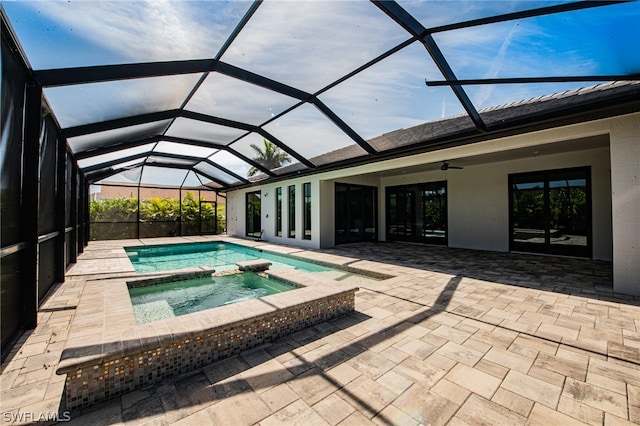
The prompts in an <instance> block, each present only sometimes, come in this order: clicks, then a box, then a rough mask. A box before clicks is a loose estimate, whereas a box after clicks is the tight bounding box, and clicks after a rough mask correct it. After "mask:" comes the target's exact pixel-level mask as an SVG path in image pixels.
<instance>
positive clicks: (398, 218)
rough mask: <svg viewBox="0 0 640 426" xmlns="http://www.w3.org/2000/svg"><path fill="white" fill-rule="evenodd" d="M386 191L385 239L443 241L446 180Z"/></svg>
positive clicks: (445, 212)
mask: <svg viewBox="0 0 640 426" xmlns="http://www.w3.org/2000/svg"><path fill="white" fill-rule="evenodd" d="M386 193H387V204H386V206H387V240H389V241H408V242H416V243H428V244H442V245H446V244H447V182H445V181H441V182H429V183H420V184H414V185H404V186H394V187H389V188H387V189H386Z"/></svg>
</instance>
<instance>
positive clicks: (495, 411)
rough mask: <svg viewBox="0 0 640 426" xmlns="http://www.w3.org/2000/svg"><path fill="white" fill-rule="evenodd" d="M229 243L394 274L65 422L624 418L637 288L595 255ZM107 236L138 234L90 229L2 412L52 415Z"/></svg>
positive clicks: (639, 376) (106, 265) (29, 341)
mask: <svg viewBox="0 0 640 426" xmlns="http://www.w3.org/2000/svg"><path fill="white" fill-rule="evenodd" d="M207 239H210V238H205V237H193V238H180V239H171V240H163V239H155V240H144V241H142V242H143V243H145V244H151V243H153V244H155V243H163V242H164V241H172V242H175V241H183V242H184V241H187V240H188V241H204V240H207ZM243 243H244V244H252V245H260V246H262V247H263V248H265V249H271V250H277V251H281V252H288V253H292V254H295V255H299V256H302V257H308V258H313V259H318V260H323V261H332V262H334V263H341V264H349V265H353V266H358V267H360V268H366V269H371V270H375V271H377V272H383V273H386V274H389V275H393V276H394V278H391V279H387V280H381V281H376V282H370V283H367V284H366V285H360V291H359V292H358V293H357V294H356V311H355V312H353V313H352V314H350V315H347V316H343V317H341V318H338V319H336V320H332V321H330V322H325V323H322V324H319V325H317V326H315V327H313V328H312V329H306V330H303V331H300V332H297V333H295V334H294V335H292V336H290V337H287V338H284V339H281V340H278V341H275V342H272V343H270V344H266V345H262V346H260V347H257V348H253V349H251V350H248V351H246V352H243V353H240V354H238V355H236V356H233V357H231V358H227V359H224V360H221V361H219V362H217V363H215V364H213V365H210V366H207V367H205V368H203V369H200V370H198V371H195V372H193V373H192V374H189V375H187V376H181V377H179V378H177V379H175V380H171V381H167V382H165V383H163V384H161V385H156V386H152V387H148V388H145V389H142V390H138V391H135V392H132V393H129V394H125V395H122V396H120V397H118V398H114V399H112V400H110V401H108V402H106V403H103V404H101V405H99V406H96V407H93V408H90V409H87V410H85V411H84V412H80V413H71V414H70V417H71V423H72V424H73V423H75V424H91V423H93V424H122V423H124V424H184V425H195V424H198V425H199V424H221V425H227V424H228V425H243V424H260V425H276V424H300V425H314V424H319V425H326V424H329V425H336V424H340V425H366V424H398V425H419V424H451V425H465V424H509V425H513V424H526V423H530V424H543V425H549V424H594V425H595V424H599V425H602V424H606V425H616V424H631V423H640V298H638V297H630V296H624V295H618V294H614V293H613V291H612V287H611V269H610V265H609V264H608V263H605V262H596V261H588V260H580V259H569V258H553V257H544V256H532V255H519V254H504V253H490V252H476V251H469V250H457V249H447V248H440V247H428V246H416V245H402V244H393V243H377V244H373V243H372V244H355V245H345V246H339V247H338V248H335V249H330V250H322V251H308V250H302V249H298V248H292V247H284V246H275V245H272V244H270V243H268V242H249V241H243ZM123 244H128V245H138V244H140V241H139V240H132V241H126V242H122V241H114V242H92V243H90V245H89V246H88V247H87V248H86V250H85V252H84V253H83V254H82V255H81V256H80V258H79V260H78V263H77V264H76V265H74V266H73V267H72V268H71V269H70V270H69V271H68V276H67V280H66V282H65V283H64V284H62V285H60V286H58V287H57V288H56V289H55V290H54V291H53V292H52V294H51V295H50V296H49V298H48V299H47V301H46V302H45V303H44V305H43V306H42V308H41V311H40V313H39V325H38V327H37V328H36V329H35V330H31V331H28V332H26V333H25V334H24V335H23V336H22V337H21V338H20V340H19V342H18V344H17V345H16V346H15V348H14V350H13V351H12V353H10V355H9V356H8V358H7V359H6V360H5V362H4V363H3V365H2V375H1V389H2V390H1V394H0V404H1V407H0V412H1V413H2V422H3V423H5V424H9V423H27V422H29V421H31V420H37V419H42V418H44V417H47V416H51V415H53V413H56V412H58V410H63V412H62V414H60V418H61V419H64V418H63V417H64V416H65V415H66V414H65V413H64V407H61V406H60V404H61V400H62V395H63V386H64V380H65V378H64V376H58V375H56V374H55V370H56V366H57V363H58V360H59V359H60V354H61V352H62V350H63V348H64V344H65V339H66V337H67V335H68V333H69V327H70V323H71V320H72V319H73V316H74V315H75V307H76V306H77V304H78V300H79V297H80V295H81V293H82V292H83V289H84V284H85V282H86V281H87V279H88V278H91V279H94V278H96V277H99V276H101V275H100V274H109V273H110V274H118V273H120V271H124V272H123V273H128V274H130V273H131V267H130V264H128V261H126V259H122V258H118V257H115V255H114V253H116V251H117V249H118V248H120V247H122V246H123ZM18 412H20V413H22V414H18ZM49 418H50V417H49Z"/></svg>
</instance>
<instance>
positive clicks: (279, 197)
mask: <svg viewBox="0 0 640 426" xmlns="http://www.w3.org/2000/svg"><path fill="white" fill-rule="evenodd" d="M276 237H282V187H281V186H279V187H277V188H276Z"/></svg>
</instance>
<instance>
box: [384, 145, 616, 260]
mask: <svg viewBox="0 0 640 426" xmlns="http://www.w3.org/2000/svg"><path fill="white" fill-rule="evenodd" d="M580 166H591V175H592V183H593V186H592V214H593V216H592V219H593V257H594V259H602V260H611V256H612V250H611V208H610V206H611V192H610V188H611V181H610V174H609V167H610V163H609V150H608V148H601V149H593V150H587V151H575V152H571V153H564V154H558V155H549V156H540V157H534V158H529V159H516V160H509V161H503V162H495V163H487V164H482V165H477V166H469V167H465V168H464V170H454V169H450V170H447V171H440V170H438V171H434V172H428V173H420V174H414V175H402V176H396V177H391V178H386V179H383V180H382V182H381V185H382V187H386V186H394V185H404V184H409V183H419V182H434V181H440V180H446V181H447V197H448V198H447V200H448V203H449V209H448V210H449V211H448V219H449V223H448V224H449V247H460V248H470V249H481V250H493V251H508V250H509V188H508V176H509V174H513V173H521V172H529V171H537V170H552V169H561V168H568V167H580Z"/></svg>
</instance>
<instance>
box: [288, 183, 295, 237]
mask: <svg viewBox="0 0 640 426" xmlns="http://www.w3.org/2000/svg"><path fill="white" fill-rule="evenodd" d="M295 237H296V186H295V185H289V238H295Z"/></svg>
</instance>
